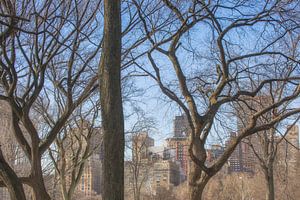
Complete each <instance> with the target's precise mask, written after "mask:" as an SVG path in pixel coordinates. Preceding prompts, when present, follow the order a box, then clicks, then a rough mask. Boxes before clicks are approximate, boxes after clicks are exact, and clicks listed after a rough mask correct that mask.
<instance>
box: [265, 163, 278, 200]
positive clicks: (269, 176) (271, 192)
mask: <svg viewBox="0 0 300 200" xmlns="http://www.w3.org/2000/svg"><path fill="white" fill-rule="evenodd" d="M273 173H274V172H273V167H269V168H268V169H265V170H264V174H265V180H266V187H267V193H266V200H275V188H274V174H273Z"/></svg>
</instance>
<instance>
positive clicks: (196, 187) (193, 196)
mask: <svg viewBox="0 0 300 200" xmlns="http://www.w3.org/2000/svg"><path fill="white" fill-rule="evenodd" d="M209 179H210V177H209V176H208V175H207V174H206V173H205V172H203V171H202V170H201V168H200V167H199V166H197V165H196V164H195V163H192V164H191V166H190V170H189V180H188V181H189V200H201V199H202V195H203V191H204V188H205V186H206V185H207V183H208V181H209Z"/></svg>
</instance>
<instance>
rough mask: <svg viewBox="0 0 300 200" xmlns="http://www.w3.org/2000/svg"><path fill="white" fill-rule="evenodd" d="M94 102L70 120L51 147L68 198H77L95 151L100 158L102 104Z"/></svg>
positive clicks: (60, 184) (62, 188)
mask: <svg viewBox="0 0 300 200" xmlns="http://www.w3.org/2000/svg"><path fill="white" fill-rule="evenodd" d="M89 102H90V101H89ZM90 106H91V109H88V110H87V111H84V110H81V112H80V113H78V114H76V116H73V117H72V118H71V119H70V120H68V123H66V125H65V126H64V127H63V130H62V132H61V133H60V134H59V135H58V137H57V138H56V139H55V143H54V144H55V145H53V147H52V148H51V149H49V156H50V158H51V161H52V163H53V165H54V167H55V173H56V175H57V177H58V178H57V179H58V180H57V181H58V184H59V188H60V191H61V193H62V198H63V199H64V200H71V199H72V198H73V195H74V193H75V191H76V189H77V186H78V183H79V181H80V180H81V178H82V175H83V173H84V170H85V166H86V163H87V162H88V160H89V159H90V157H91V155H92V154H96V155H99V157H98V158H99V160H100V153H101V150H100V148H101V142H102V138H101V130H100V128H99V126H98V127H97V123H96V120H97V118H98V114H97V113H98V111H99V107H98V106H96V105H94V104H92V103H91V102H90ZM81 108H82V107H81ZM96 151H98V152H96ZM99 167H100V166H99ZM54 181H56V180H54ZM99 189H100V185H99Z"/></svg>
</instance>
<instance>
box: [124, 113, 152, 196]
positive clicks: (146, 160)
mask: <svg viewBox="0 0 300 200" xmlns="http://www.w3.org/2000/svg"><path fill="white" fill-rule="evenodd" d="M135 114H136V115H137V121H136V123H134V124H133V125H132V127H131V130H130V131H126V142H127V144H128V145H126V147H127V149H128V150H130V152H131V158H129V160H128V161H126V163H125V179H127V180H128V181H127V182H126V183H127V184H128V185H126V186H125V189H126V192H127V194H126V195H128V196H132V195H133V199H134V200H140V199H143V197H142V196H143V192H146V193H148V194H149V191H148V190H147V184H148V183H149V182H150V180H151V178H150V177H151V168H153V161H152V160H151V159H150V157H151V156H150V155H149V154H148V153H149V152H148V148H149V145H151V144H149V142H150V140H151V139H150V138H149V132H150V131H152V130H153V129H154V126H155V122H154V120H153V119H152V118H149V117H147V116H146V114H145V113H144V112H143V111H141V110H135ZM153 142H154V141H153ZM126 172H127V173H126ZM126 195H125V196H126Z"/></svg>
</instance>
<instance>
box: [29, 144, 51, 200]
mask: <svg viewBox="0 0 300 200" xmlns="http://www.w3.org/2000/svg"><path fill="white" fill-rule="evenodd" d="M36 144H39V143H38V142H36ZM31 152H32V163H31V165H32V168H31V169H32V170H31V178H32V183H31V184H32V189H33V193H34V199H35V200H51V198H50V195H49V194H48V192H47V189H46V187H45V183H44V178H43V169H42V163H41V160H42V159H41V157H42V156H41V154H40V151H39V148H38V146H36V147H33V148H32V151H31Z"/></svg>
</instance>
